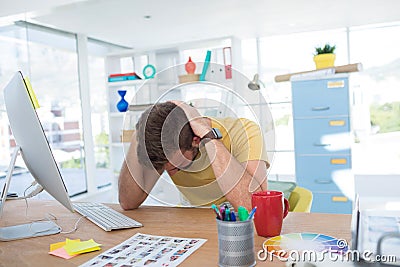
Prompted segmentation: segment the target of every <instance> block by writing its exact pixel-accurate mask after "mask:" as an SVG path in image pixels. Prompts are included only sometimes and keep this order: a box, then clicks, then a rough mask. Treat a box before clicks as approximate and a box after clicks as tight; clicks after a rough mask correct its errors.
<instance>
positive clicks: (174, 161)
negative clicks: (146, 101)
mask: <svg viewBox="0 0 400 267" xmlns="http://www.w3.org/2000/svg"><path fill="white" fill-rule="evenodd" d="M136 130H137V135H136V139H137V143H138V146H137V154H138V160H139V163H140V164H141V165H142V166H145V167H148V168H154V169H156V170H157V171H158V172H159V173H162V172H163V171H164V170H167V171H168V172H170V174H174V173H176V172H177V171H178V170H179V169H183V168H184V167H185V166H188V165H190V163H191V161H192V159H193V158H194V157H195V156H196V154H197V153H198V142H199V140H200V138H198V137H196V136H195V134H194V133H193V130H192V128H191V127H190V124H189V121H188V119H187V117H186V115H185V112H184V111H183V109H182V108H180V107H179V106H177V105H176V104H174V103H172V102H165V103H157V104H155V105H153V106H152V107H150V108H148V109H147V110H146V111H144V112H143V114H142V115H141V117H140V119H139V121H138V123H137V124H136ZM182 155H183V157H182Z"/></svg>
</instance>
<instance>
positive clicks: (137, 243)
mask: <svg viewBox="0 0 400 267" xmlns="http://www.w3.org/2000/svg"><path fill="white" fill-rule="evenodd" d="M206 241H207V240H206V239H190V238H181V237H170V236H154V235H147V234H141V233H137V234H135V235H134V236H132V237H131V238H129V239H128V240H126V241H124V242H123V243H121V244H119V245H117V246H115V247H113V248H111V249H109V250H107V251H106V252H104V253H102V254H100V255H98V256H97V257H95V258H93V259H91V260H90V261H88V262H86V263H84V264H82V265H81V266H83V267H88V266H91V267H94V266H107V267H108V266H116V267H128V266H168V267H170V266H178V265H179V264H180V263H181V262H182V261H184V260H185V259H186V258H187V257H189V255H190V254H192V253H193V252H194V251H196V250H197V249H198V248H199V247H201V245H203V244H204V243H205V242H206Z"/></svg>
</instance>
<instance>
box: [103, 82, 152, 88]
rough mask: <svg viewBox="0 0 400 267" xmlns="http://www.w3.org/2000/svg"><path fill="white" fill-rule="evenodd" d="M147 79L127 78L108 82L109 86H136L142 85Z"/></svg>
mask: <svg viewBox="0 0 400 267" xmlns="http://www.w3.org/2000/svg"><path fill="white" fill-rule="evenodd" d="M146 81H148V80H128V81H121V82H108V86H109V87H119V86H136V85H142V84H144V83H145V82H146Z"/></svg>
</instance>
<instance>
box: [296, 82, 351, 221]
mask: <svg viewBox="0 0 400 267" xmlns="http://www.w3.org/2000/svg"><path fill="white" fill-rule="evenodd" d="M292 105H293V127H294V146H295V160H296V165H295V166H296V180H297V183H298V185H299V186H303V187H305V188H307V189H309V190H311V191H312V192H313V204H312V208H311V212H323V213H351V209H352V203H351V201H350V200H349V199H348V197H346V195H345V194H344V193H345V192H346V193H347V194H349V192H350V193H351V191H352V186H351V185H352V184H353V181H352V179H353V177H352V174H351V142H352V141H351V125H350V94H349V77H348V75H347V74H336V75H330V76H325V77H323V78H301V77H300V78H294V79H292Z"/></svg>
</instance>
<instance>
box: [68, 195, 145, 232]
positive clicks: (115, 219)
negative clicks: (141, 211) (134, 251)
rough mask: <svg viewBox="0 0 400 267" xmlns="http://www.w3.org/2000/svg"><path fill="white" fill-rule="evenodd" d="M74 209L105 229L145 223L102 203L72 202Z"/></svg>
mask: <svg viewBox="0 0 400 267" xmlns="http://www.w3.org/2000/svg"><path fill="white" fill-rule="evenodd" d="M72 205H73V206H74V209H75V210H76V211H77V212H79V213H80V214H82V215H83V216H85V217H86V218H87V219H89V220H90V221H92V222H93V223H95V224H96V225H98V226H99V227H100V228H102V229H103V230H105V231H111V230H117V229H125V228H133V227H142V226H143V225H142V224H141V223H139V222H137V221H135V220H133V219H131V218H129V217H127V216H125V215H123V214H122V213H120V212H118V211H115V210H113V209H112V208H110V207H108V206H106V205H103V204H101V203H90V202H79V203H72Z"/></svg>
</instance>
